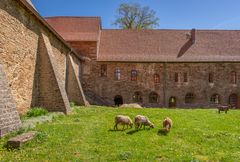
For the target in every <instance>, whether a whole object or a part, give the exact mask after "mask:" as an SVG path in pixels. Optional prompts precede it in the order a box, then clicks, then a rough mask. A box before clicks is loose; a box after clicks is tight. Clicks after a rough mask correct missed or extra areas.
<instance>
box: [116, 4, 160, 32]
mask: <svg viewBox="0 0 240 162" xmlns="http://www.w3.org/2000/svg"><path fill="white" fill-rule="evenodd" d="M155 14H156V12H155V11H154V10H151V9H150V8H149V7H147V6H144V7H141V6H140V5H139V4H137V3H134V4H128V3H122V4H120V6H119V8H118V9H117V18H116V21H115V22H114V25H116V26H118V27H120V28H122V29H152V28H154V27H157V26H158V25H159V23H158V21H159V18H157V17H156V16H155Z"/></svg>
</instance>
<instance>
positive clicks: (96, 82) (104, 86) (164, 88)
mask: <svg viewBox="0 0 240 162" xmlns="http://www.w3.org/2000/svg"><path fill="white" fill-rule="evenodd" d="M103 64H106V65H107V77H101V72H100V71H101V65H103ZM88 66H89V70H90V71H87V72H86V73H85V74H84V75H83V88H84V91H85V92H87V91H92V92H94V93H95V94H96V95H97V96H100V97H101V98H102V99H104V100H105V101H107V102H108V103H111V104H112V105H113V104H114V97H115V96H116V95H121V96H122V97H123V102H124V103H132V102H133V95H134V92H137V91H139V92H141V93H142V99H143V103H142V104H143V105H144V106H151V107H152V106H153V107H168V106H169V99H170V97H171V96H173V97H175V98H176V106H177V107H209V106H213V105H212V104H213V103H212V102H210V98H211V96H212V95H213V94H219V95H220V103H221V104H228V102H229V96H230V95H231V94H233V93H235V94H237V95H238V97H239V94H240V92H239V91H240V90H239V85H240V75H239V74H238V73H237V83H236V84H231V83H230V73H231V71H236V72H238V71H239V70H240V63H166V64H164V63H115V62H112V63H111V62H97V63H96V62H92V63H90V65H88ZM117 68H119V69H120V70H121V79H120V80H116V79H115V69H117ZM131 70H137V72H138V76H137V81H131ZM210 72H212V73H213V74H214V83H209V80H208V77H209V73H210ZM175 73H178V76H179V82H175ZM184 73H187V75H188V81H187V82H184V78H183V76H184ZM154 74H159V75H160V83H154V77H153V76H154ZM151 92H156V93H157V94H158V95H159V97H158V102H157V103H149V94H150V93H151ZM187 93H193V94H194V101H193V102H192V103H185V96H186V94H187ZM238 101H239V99H238ZM238 105H239V104H238Z"/></svg>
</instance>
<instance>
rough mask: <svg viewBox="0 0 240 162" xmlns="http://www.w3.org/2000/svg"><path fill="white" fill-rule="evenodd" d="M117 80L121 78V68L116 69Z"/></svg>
mask: <svg viewBox="0 0 240 162" xmlns="http://www.w3.org/2000/svg"><path fill="white" fill-rule="evenodd" d="M115 80H121V69H120V68H116V69H115Z"/></svg>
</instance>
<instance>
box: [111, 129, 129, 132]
mask: <svg viewBox="0 0 240 162" xmlns="http://www.w3.org/2000/svg"><path fill="white" fill-rule="evenodd" d="M126 130H128V129H109V130H108V132H122V131H126Z"/></svg>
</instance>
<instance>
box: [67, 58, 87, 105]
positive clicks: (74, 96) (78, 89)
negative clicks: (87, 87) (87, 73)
mask: <svg viewBox="0 0 240 162" xmlns="http://www.w3.org/2000/svg"><path fill="white" fill-rule="evenodd" d="M75 60H76V59H75ZM79 66H80V64H77V62H74V61H73V58H72V56H71V55H68V57H67V83H66V91H67V93H68V99H69V101H70V102H74V103H76V104H77V105H83V106H88V103H87V101H86V98H85V96H84V95H83V94H84V93H83V90H82V86H81V83H80V78H79V77H77V76H80V73H81V72H79V69H81V68H80V67H79Z"/></svg>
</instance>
